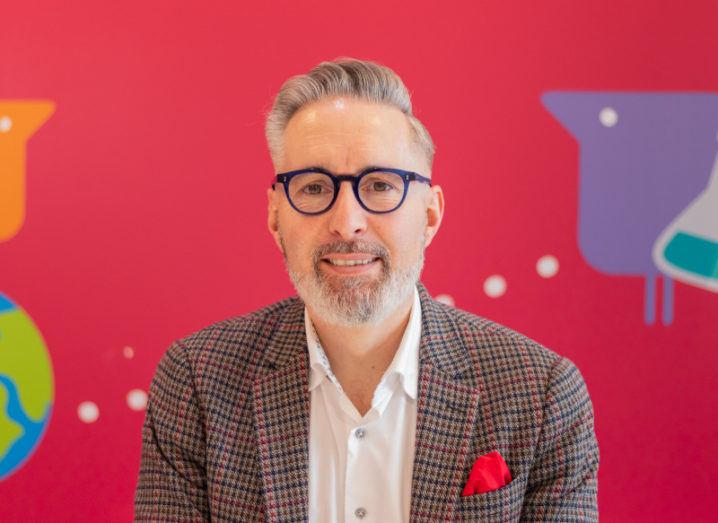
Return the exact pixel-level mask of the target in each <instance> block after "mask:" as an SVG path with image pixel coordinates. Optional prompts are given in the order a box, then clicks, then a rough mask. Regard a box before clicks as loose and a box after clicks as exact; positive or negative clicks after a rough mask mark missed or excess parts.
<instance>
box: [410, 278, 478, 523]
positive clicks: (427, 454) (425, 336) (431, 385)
mask: <svg viewBox="0 0 718 523" xmlns="http://www.w3.org/2000/svg"><path fill="white" fill-rule="evenodd" d="M418 288H419V297H420V299H421V316H422V322H421V323H422V325H421V342H420V345H419V378H418V403H417V421H416V451H415V456H414V469H413V476H412V487H411V517H410V519H411V521H412V522H419V521H426V522H428V521H452V520H454V519H455V517H454V508H455V505H456V501H457V500H458V499H459V496H460V495H461V490H462V488H463V486H464V483H465V482H466V480H467V479H468V478H467V477H464V476H465V475H466V474H465V469H466V466H467V463H466V461H467V455H468V454H469V453H470V452H471V451H472V450H473V449H472V448H471V446H470V445H471V443H472V441H473V440H474V438H476V437H478V439H479V442H478V444H479V446H480V447H490V445H489V443H490V442H489V441H488V439H489V437H490V435H489V434H488V432H487V431H485V430H483V427H481V426H480V425H479V423H478V421H479V419H480V417H481V416H480V413H479V400H480V395H481V389H482V386H481V380H480V377H479V376H478V373H477V372H475V370H474V369H475V366H474V364H473V362H472V360H471V356H470V354H469V352H468V351H467V349H466V347H465V345H464V343H463V341H462V340H463V337H462V335H461V333H460V331H459V329H458V326H457V325H456V324H455V320H454V319H452V318H451V317H449V316H448V315H447V314H446V312H445V310H444V309H443V308H442V307H441V306H440V305H438V304H437V303H436V302H435V301H434V300H433V299H432V298H431V296H430V295H429V293H428V291H427V290H426V288H425V287H424V286H423V285H422V284H419V286H418ZM468 465H469V466H470V465H471V464H470V463H469V464H468Z"/></svg>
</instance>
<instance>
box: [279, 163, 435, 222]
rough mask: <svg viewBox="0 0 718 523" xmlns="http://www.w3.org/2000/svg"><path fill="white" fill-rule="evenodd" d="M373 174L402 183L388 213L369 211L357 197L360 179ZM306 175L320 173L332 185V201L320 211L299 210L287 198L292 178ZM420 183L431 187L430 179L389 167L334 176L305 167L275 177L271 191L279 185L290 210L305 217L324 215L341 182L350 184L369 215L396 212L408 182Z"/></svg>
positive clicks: (369, 168) (325, 171)
mask: <svg viewBox="0 0 718 523" xmlns="http://www.w3.org/2000/svg"><path fill="white" fill-rule="evenodd" d="M375 172H389V173H393V174H397V175H399V176H400V177H401V179H402V181H403V182H404V193H403V194H402V195H401V200H399V203H398V204H397V205H396V207H394V208H393V209H389V210H388V211H374V210H372V209H369V208H368V207H367V206H366V205H365V204H364V202H363V201H362V199H361V198H360V197H359V183H360V182H361V180H362V178H364V177H365V176H366V175H368V174H371V173H375ZM306 173H321V174H325V175H327V176H329V178H331V180H332V183H333V184H334V196H333V197H332V201H331V202H329V205H327V208H326V209H324V210H322V211H317V212H306V211H301V210H299V209H298V208H297V207H296V206H295V205H294V202H293V201H292V198H291V197H290V196H289V182H290V181H291V180H292V178H294V177H295V176H298V175H300V174H306ZM413 181H416V182H420V183H426V184H428V185H429V187H431V179H430V178H427V177H425V176H422V175H420V174H419V173H415V172H413V171H405V170H404V169H393V168H390V167H374V166H372V167H367V168H366V169H363V170H361V171H360V172H359V173H358V174H356V175H354V174H334V173H332V172H331V171H329V170H327V169H324V168H323V167H307V168H306V169H297V170H295V171H287V172H284V173H279V174H277V176H276V177H275V179H274V181H273V183H272V189H275V185H276V184H277V183H281V184H282V185H283V186H284V194H286V196H287V201H289V205H291V206H292V208H293V209H294V210H295V211H297V212H298V213H300V214H304V215H306V216H317V215H319V214H324V213H325V212H327V211H328V210H329V209H331V208H332V206H333V205H334V202H335V201H336V200H337V198H338V197H339V189H340V184H341V183H342V182H350V183H351V184H352V190H353V192H354V197H355V198H356V201H357V202H359V205H361V207H362V209H364V210H365V211H367V212H369V213H371V214H387V213H390V212H394V211H396V210H397V209H398V208H399V207H401V205H402V204H403V203H404V200H405V199H406V195H407V194H408V192H409V183H410V182H413Z"/></svg>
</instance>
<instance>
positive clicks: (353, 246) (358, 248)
mask: <svg viewBox="0 0 718 523" xmlns="http://www.w3.org/2000/svg"><path fill="white" fill-rule="evenodd" d="M332 253H334V254H354V253H363V254H371V255H373V256H375V257H377V258H379V259H381V260H382V261H384V262H386V261H387V259H388V258H389V251H388V250H387V249H386V247H384V246H383V245H380V244H378V243H370V242H365V241H353V242H343V241H336V242H332V243H325V244H324V245H320V246H319V247H317V248H316V249H315V250H314V256H313V258H314V264H315V265H316V264H317V263H319V260H321V259H322V258H323V257H325V256H326V255H327V254H332Z"/></svg>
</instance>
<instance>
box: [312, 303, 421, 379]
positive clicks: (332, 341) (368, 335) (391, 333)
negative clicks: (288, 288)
mask: <svg viewBox="0 0 718 523" xmlns="http://www.w3.org/2000/svg"><path fill="white" fill-rule="evenodd" d="M413 303H414V291H412V292H411V293H409V296H408V297H407V298H406V299H405V300H404V301H403V302H402V303H401V304H400V305H399V306H398V307H397V308H396V309H395V310H394V311H393V312H392V313H391V314H390V315H389V316H387V317H386V318H385V319H384V320H382V321H381V322H379V323H372V324H366V325H353V326H344V325H334V324H331V323H326V322H324V321H323V320H322V318H321V317H320V316H319V315H318V314H316V313H315V312H314V311H313V310H312V309H311V308H310V307H309V306H307V312H308V313H309V318H310V319H311V320H312V324H313V325H314V329H315V330H316V332H317V336H318V337H319V342H320V343H321V344H322V348H323V349H324V352H325V353H326V355H327V358H328V359H329V364H330V365H331V367H332V371H333V372H334V373H335V374H336V375H337V376H339V375H341V374H344V373H345V372H346V371H347V370H348V369H351V371H352V372H354V373H362V374H368V373H370V374H378V375H379V376H381V375H382V374H383V373H384V371H385V370H386V369H387V368H388V367H389V365H390V364H391V361H392V360H393V358H394V354H396V351H397V349H398V348H399V344H400V343H401V338H402V336H403V335H404V331H405V330H406V326H407V324H408V322H409V317H410V316H411V307H412V305H413Z"/></svg>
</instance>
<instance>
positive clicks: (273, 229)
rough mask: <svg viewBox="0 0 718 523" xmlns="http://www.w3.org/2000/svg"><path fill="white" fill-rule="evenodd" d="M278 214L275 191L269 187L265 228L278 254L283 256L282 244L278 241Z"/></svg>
mask: <svg viewBox="0 0 718 523" xmlns="http://www.w3.org/2000/svg"><path fill="white" fill-rule="evenodd" d="M278 213H279V209H278V207H277V191H276V190H274V189H272V188H271V187H269V188H268V189H267V228H268V229H269V233H270V234H271V235H272V238H274V242H275V243H276V244H277V247H278V248H279V252H281V253H282V254H284V252H283V250H282V242H281V241H279V220H278V219H277V214H278Z"/></svg>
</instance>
